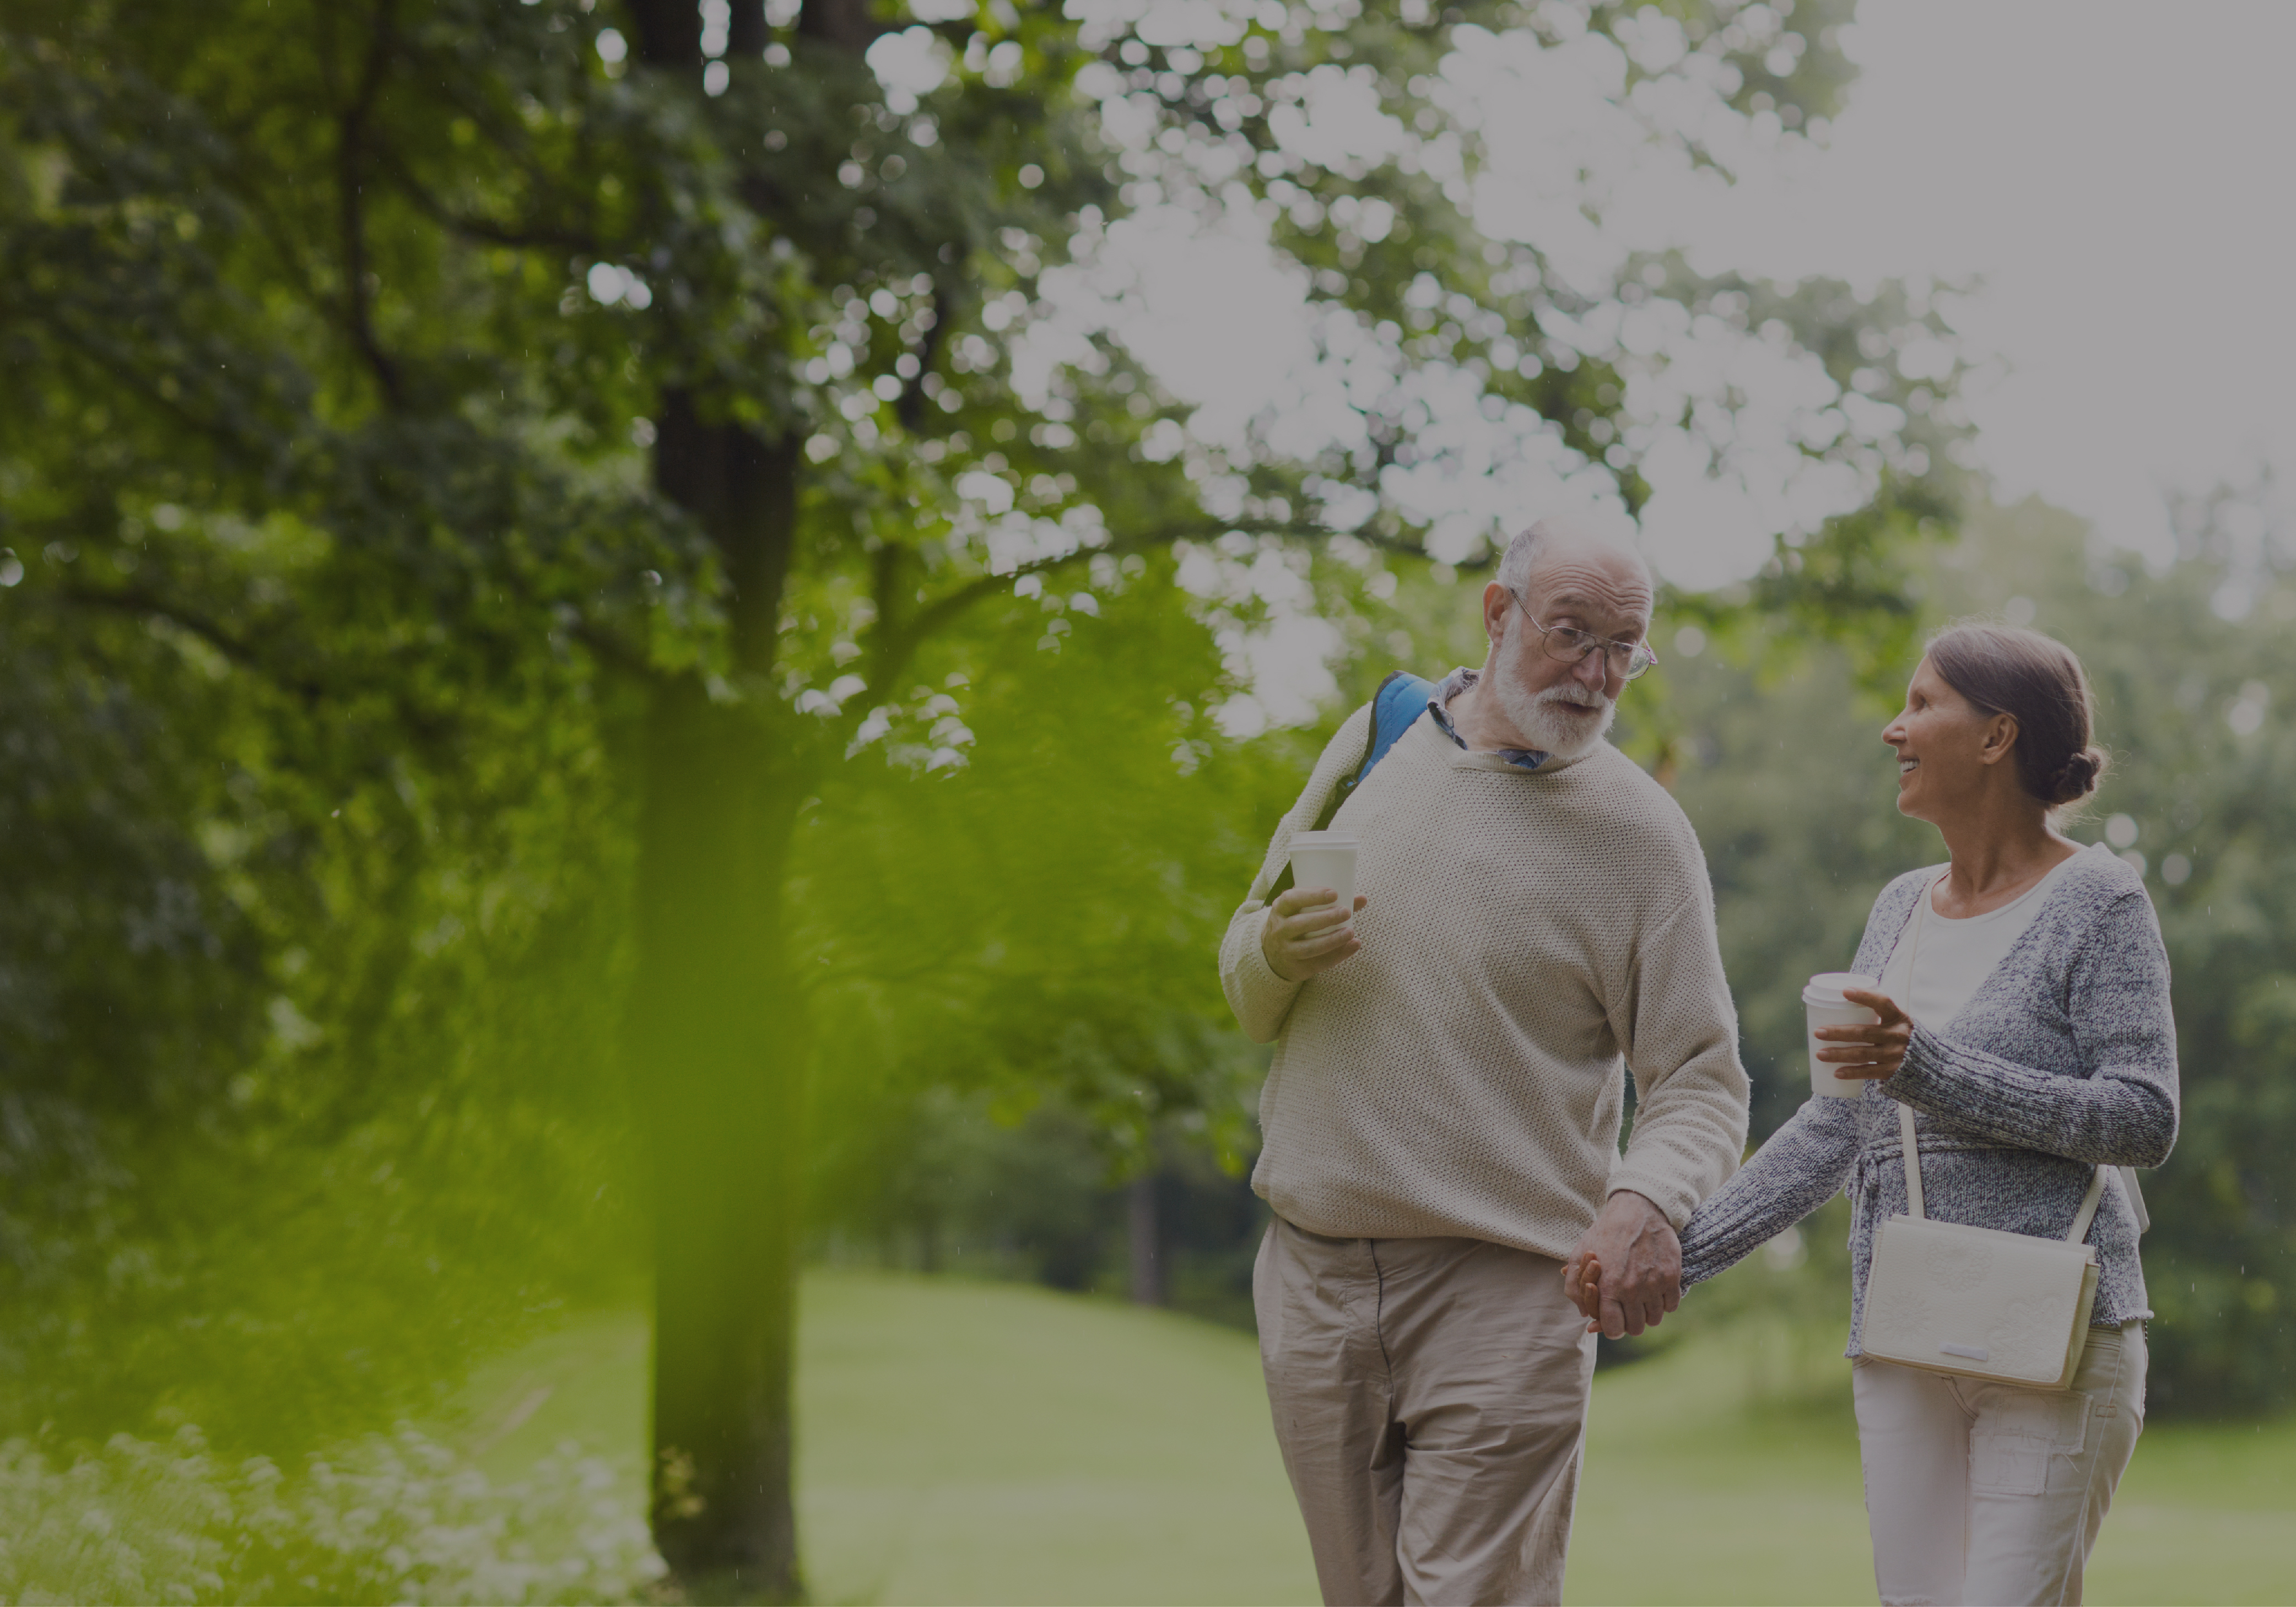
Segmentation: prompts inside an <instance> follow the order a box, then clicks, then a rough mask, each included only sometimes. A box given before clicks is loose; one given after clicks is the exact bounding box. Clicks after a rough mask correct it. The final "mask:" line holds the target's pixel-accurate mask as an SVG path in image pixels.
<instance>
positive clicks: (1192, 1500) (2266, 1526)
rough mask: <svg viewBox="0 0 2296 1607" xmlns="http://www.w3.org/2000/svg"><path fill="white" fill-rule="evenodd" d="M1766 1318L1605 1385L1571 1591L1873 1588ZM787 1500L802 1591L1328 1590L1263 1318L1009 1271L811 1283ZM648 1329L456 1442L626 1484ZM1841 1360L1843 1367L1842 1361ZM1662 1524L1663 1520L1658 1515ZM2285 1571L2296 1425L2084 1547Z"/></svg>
mask: <svg viewBox="0 0 2296 1607" xmlns="http://www.w3.org/2000/svg"><path fill="white" fill-rule="evenodd" d="M1766 1344H1767V1341H1763V1340H1761V1339H1759V1338H1758V1337H1755V1336H1752V1335H1747V1336H1739V1337H1731V1338H1717V1339H1713V1340H1710V1341H1709V1340H1702V1341H1698V1342H1696V1343H1687V1344H1685V1345H1684V1346H1682V1347H1681V1348H1680V1349H1677V1350H1676V1351H1674V1352H1672V1353H1670V1354H1669V1355H1667V1356H1664V1357H1660V1358H1658V1359H1656V1360H1652V1361H1650V1362H1645V1363H1643V1364H1640V1365H1636V1366H1633V1367H1628V1368H1623V1369H1620V1370H1617V1371H1614V1372H1609V1373H1603V1375H1602V1376H1601V1377H1600V1378H1599V1379H1598V1380H1597V1381H1596V1383H1595V1404H1594V1408H1593V1419H1592V1427H1591V1430H1590V1443H1589V1449H1588V1461H1587V1475H1586V1479H1585V1482H1584V1484H1583V1485H1582V1488H1581V1493H1580V1500H1579V1522H1578V1529H1577V1533H1576V1535H1575V1537H1574V1539H1573V1543H1572V1547H1571V1569H1570V1596H1571V1599H1572V1600H1574V1601H1578V1602H1617V1603H1626V1602H1691V1603H1724V1602H1777V1603H1788V1602H1815V1603H1827V1602H1857V1601H1871V1600H1872V1599H1873V1578H1872V1573H1871V1571H1870V1568H1869V1565H1868V1562H1867V1556H1866V1514H1865V1506H1864V1501H1863V1497H1862V1494H1861V1490H1860V1485H1859V1479H1858V1472H1857V1439H1856V1435H1855V1431H1854V1430H1853V1428H1852V1426H1851V1424H1850V1422H1849V1411H1848V1405H1847V1401H1848V1392H1847V1388H1846V1384H1845V1385H1844V1386H1843V1387H1842V1388H1841V1389H1839V1390H1835V1391H1832V1392H1830V1393H1828V1392H1821V1393H1820V1394H1819V1395H1818V1396H1816V1398H1814V1399H1810V1398H1805V1399H1804V1400H1803V1401H1802V1402H1801V1403H1800V1404H1795V1405H1771V1406H1752V1405H1750V1404H1749V1402H1750V1400H1752V1399H1755V1398H1758V1397H1759V1391H1758V1390H1754V1389H1752V1388H1751V1386H1750V1380H1751V1379H1753V1378H1755V1377H1757V1376H1759V1375H1760V1374H1761V1373H1764V1372H1765V1371H1766V1370H1767V1371H1771V1372H1775V1367H1774V1366H1772V1365H1771V1363H1772V1361H1773V1359H1774V1358H1772V1357H1768V1356H1767V1355H1766V1354H1765V1353H1764V1350H1763V1347H1764V1346H1765V1345H1766ZM800 1350H801V1360H800V1363H799V1462H800V1473H799V1478H800V1484H799V1490H800V1497H799V1498H800V1509H799V1513H800V1521H801V1523H802V1527H803V1536H804V1545H805V1550H806V1564H807V1568H808V1573H809V1576H810V1578H811V1581H812V1585H813V1589H814V1594H815V1597H816V1600H819V1601H823V1602H854V1603H966V1602H1004V1603H1023V1602H1064V1603H1095V1602H1110V1603H1184V1602H1269V1603H1276V1602H1312V1601H1314V1600H1315V1599H1316V1595H1315V1578H1314V1574H1313V1572H1312V1570H1310V1568H1309V1566H1308V1554H1307V1546H1306V1543H1305V1541H1304V1540H1303V1539H1302V1537H1301V1535H1300V1525H1299V1521H1298V1517H1297V1515H1296V1513H1294V1511H1293V1508H1292V1494H1291V1490H1290V1488H1289V1487H1288V1486H1287V1485H1286V1484H1285V1482H1284V1479H1283V1465H1282V1464H1281V1463H1280V1462H1279V1461H1278V1459H1277V1457H1276V1454H1275V1444H1274V1441H1273V1439H1272V1438H1271V1437H1270V1434H1269V1431H1268V1427H1267V1403H1266V1399H1265V1398H1264V1397H1263V1396H1262V1394H1261V1392H1260V1384H1259V1355H1258V1353H1257V1351H1256V1350H1255V1349H1254V1347H1253V1345H1252V1343H1251V1340H1250V1339H1249V1338H1248V1337H1246V1336H1243V1335H1242V1334H1238V1333H1234V1332H1230V1331H1228V1330H1226V1329H1221V1328H1215V1327H1210V1326H1208V1325H1206V1324H1201V1323H1197V1322H1193V1321H1191V1320H1189V1319H1187V1318H1185V1317H1178V1316H1169V1315H1168V1314H1165V1313H1160V1312H1144V1311H1139V1310H1135V1309H1131V1308H1126V1307H1122V1306H1117V1305H1112V1304H1110V1303H1106V1302H1103V1301H1099V1300H1086V1299H1080V1298H1077V1297H1071V1296H1065V1295H1059V1294H1054V1293H1051V1292H1048V1291H1043V1290H1037V1289H1029V1288H1022V1287H1015V1286H1012V1285H1006V1284H983V1283H962V1282H957V1281H954V1280H944V1279H927V1278H918V1277H902V1276H894V1275H862V1274H852V1273H835V1274H821V1275H815V1276H813V1277H811V1278H809V1279H808V1282H807V1284H806V1290H805V1304H804V1316H803V1324H802V1333H801V1342H800ZM645 1361H646V1332H645V1326H644V1319H643V1318H642V1317H640V1316H635V1315H629V1314H622V1315H611V1316H595V1317H591V1318H586V1319H584V1320H582V1321H579V1322H577V1323H575V1324H570V1326H569V1327H567V1328H566V1329H565V1330H564V1331H563V1332H560V1333H558V1334H556V1335H553V1337H551V1338H550V1339H547V1340H545V1341H542V1342H540V1343H538V1344H536V1345H533V1346H530V1347H529V1348H528V1349H525V1350H523V1351H521V1352H520V1353H519V1354H518V1355H517V1356H515V1357H511V1358H508V1359H507V1360H505V1361H504V1362H502V1363H500V1364H498V1365H496V1366H494V1367H492V1368H490V1369H488V1372H487V1373H484V1374H483V1375H482V1376H481V1377H480V1379H479V1380H477V1381H475V1382H474V1384H473V1387H472V1390H471V1397H470V1399H471V1403H472V1405H471V1413H470V1418H469V1423H468V1425H467V1427H466V1430H465V1443H466V1444H468V1445H469V1447H471V1450H472V1451H473V1452H474V1453H475V1454H476V1455H478V1457H479V1460H480V1464H481V1465H482V1466H484V1467H485V1468H486V1469H487V1471H488V1472H490V1473H493V1474H495V1475H496V1476H498V1477H503V1478H511V1477H515V1476H516V1475H517V1474H518V1473H519V1472H521V1471H522V1470H523V1469H524V1468H525V1467H526V1466H527V1465H529V1464H530V1463H531V1462H532V1461H533V1460H534V1459H535V1457H537V1455H541V1454H542V1453H544V1452H545V1451H547V1450H549V1449H550V1448H552V1447H553V1446H556V1445H558V1444H559V1443H560V1442H562V1441H563V1440H566V1439H575V1440H578V1441H580V1442H582V1443H583V1444H584V1445H585V1446H586V1447H590V1448H592V1449H594V1450H598V1451H603V1452H605V1453H608V1454H610V1455H615V1456H616V1457H617V1458H618V1459H620V1460H622V1461H623V1464H624V1465H625V1466H626V1467H627V1480H628V1489H629V1493H630V1499H631V1500H632V1501H633V1502H635V1501H636V1500H637V1499H639V1488H640V1483H641V1479H642V1474H643V1469H644V1431H645ZM1835 1365H1837V1366H1839V1367H1840V1368H1841V1373H1842V1374H1843V1376H1844V1377H1845V1379H1846V1374H1847V1368H1848V1364H1846V1363H1837V1364H1835ZM1653 1525H1655V1527H1653ZM2292 1597H2296V1424H2289V1423H2280V1424H2275V1425H2271V1426H2268V1427H2267V1428H2264V1429H2261V1430H2258V1429H2234V1428H2203V1427H2171V1428H2163V1429H2155V1430H2153V1431H2149V1432H2148V1433H2147V1434H2146V1435H2145V1437H2144V1439H2143V1440H2142V1441H2141V1442H2140V1443H2139V1445H2138V1447H2137V1451H2136V1464H2135V1465H2134V1466H2133V1467H2132V1468H2131V1470H2130V1472H2129V1475H2128V1480H2126V1481H2125V1482H2124V1484H2123V1486H2122V1489H2121V1495H2120V1501H2119V1503H2118V1504H2117V1505H2116V1506H2115V1507H2114V1509H2113V1514H2112V1521H2110V1522H2109V1523H2108V1525H2107V1527H2106V1529H2105V1534H2104V1538H2103V1542H2102V1543H2101V1544H2100V1545H2099V1546H2098V1548H2097V1554H2096V1556H2095V1561H2094V1562H2093V1563H2092V1565H2091V1569H2090V1575H2089V1590H2088V1598H2089V1600H2090V1601H2092V1602H2096V1603H2167V1602H2191V1603H2215V1602H2226V1603H2230V1602H2243V1603H2246V1602H2286V1601H2289V1600H2291V1599H2292Z"/></svg>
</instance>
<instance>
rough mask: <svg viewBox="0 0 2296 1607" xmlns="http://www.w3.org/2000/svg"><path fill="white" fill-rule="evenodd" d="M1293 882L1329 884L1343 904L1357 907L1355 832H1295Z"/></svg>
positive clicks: (1347, 907)
mask: <svg viewBox="0 0 2296 1607" xmlns="http://www.w3.org/2000/svg"><path fill="white" fill-rule="evenodd" d="M1292 886H1294V887H1299V888H1310V887H1328V888H1330V889H1331V890H1333V892H1335V893H1337V894H1339V896H1340V907H1341V909H1343V910H1347V911H1349V912H1350V913H1352V912H1353V911H1354V909H1355V906H1356V834H1355V833H1354V832H1293V833H1292Z"/></svg>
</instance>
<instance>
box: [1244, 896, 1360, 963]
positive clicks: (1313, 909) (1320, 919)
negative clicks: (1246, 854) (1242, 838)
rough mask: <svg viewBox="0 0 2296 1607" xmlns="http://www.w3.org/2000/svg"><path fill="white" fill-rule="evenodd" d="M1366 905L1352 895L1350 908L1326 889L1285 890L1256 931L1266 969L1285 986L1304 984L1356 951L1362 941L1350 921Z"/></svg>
mask: <svg viewBox="0 0 2296 1607" xmlns="http://www.w3.org/2000/svg"><path fill="white" fill-rule="evenodd" d="M1369 902H1370V900H1369V899H1367V898H1363V897H1362V896H1361V895H1357V898H1356V899H1355V901H1354V908H1352V909H1349V908H1347V907H1345V906H1342V905H1341V903H1340V896H1339V894H1337V893H1335V892H1333V890H1331V889H1330V888H1328V887H1295V888H1291V889H1288V890H1285V891H1284V892H1283V894H1282V895H1281V896H1280V897H1278V898H1276V900H1275V903H1274V904H1271V905H1269V906H1267V923H1266V924H1265V925H1263V926H1262V927H1261V928H1260V929H1259V952H1260V953H1261V954H1262V955H1265V956H1266V957H1267V969H1268V970H1270V971H1272V972H1275V974H1276V975H1277V976H1279V977H1282V978H1283V980H1285V981H1287V982H1304V981H1306V980H1308V978H1309V977H1312V976H1314V975H1315V974H1316V972H1322V971H1329V970H1331V968H1332V967H1333V966H1334V965H1337V964H1338V963H1340V962H1341V961H1342V960H1344V959H1346V958H1348V957H1349V955H1353V954H1356V953H1357V952H1358V951H1360V950H1361V949H1362V947H1363V942H1362V939H1358V938H1357V936H1356V929H1355V927H1354V926H1353V925H1352V924H1351V922H1352V921H1353V918H1354V917H1355V916H1356V915H1357V914H1361V913H1362V912H1363V909H1364V906H1365V905H1366V904H1368V903H1369Z"/></svg>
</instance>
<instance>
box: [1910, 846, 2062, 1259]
mask: <svg viewBox="0 0 2296 1607" xmlns="http://www.w3.org/2000/svg"><path fill="white" fill-rule="evenodd" d="M1940 880H1942V878H1940ZM1936 890H1937V886H1936V883H1934V882H1932V883H1931V885H1930V886H1928V887H1925V888H1923V890H1922V900H1921V903H1920V904H1919V905H1917V906H1915V910H1914V947H1913V951H1912V953H1911V954H1910V955H1908V956H1907V961H1906V994H1907V997H1909V998H1910V997H1911V996H1912V995H1913V991H1914V972H1915V971H1916V970H1918V969H1919V968H1920V965H1921V963H1922V918H1923V916H1924V915H1926V914H1929V909H1930V896H1931V894H1932V893H1934V892H1935V891H1936ZM1898 1145H1899V1147H1900V1149H1901V1151H1902V1153H1901V1155H1900V1156H1899V1159H1900V1160H1903V1161H1904V1163H1905V1168H1906V1208H1907V1210H1908V1211H1909V1212H1911V1213H1912V1215H1913V1218H1914V1220H1915V1221H1916V1222H1919V1221H1922V1220H1923V1219H1924V1213H1923V1209H1922V1203H1923V1202H1922V1147H1921V1144H1920V1141H1919V1140H1918V1139H1916V1138H1915V1136H1914V1107H1913V1106H1911V1105H1909V1104H1907V1103H1905V1102H1904V1101H1903V1100H1899V1101H1898ZM2089 1173H2090V1176H2089V1180H2088V1193H2086V1194H2083V1195H2082V1196H2081V1202H2080V1209H2079V1212H2078V1213H2076V1214H2075V1216H2074V1217H2073V1226H2072V1231H2071V1232H2070V1233H2068V1234H2065V1242H2066V1243H2068V1244H2079V1242H2081V1241H2082V1240H2084V1239H2086V1238H2087V1237H2088V1225H2089V1224H2090V1223H2091V1222H2093V1221H2095V1219H2096V1202H2097V1201H2099V1200H2101V1199H2103V1196H2104V1168H2103V1166H2102V1165H2098V1166H2094V1167H2091V1168H2089Z"/></svg>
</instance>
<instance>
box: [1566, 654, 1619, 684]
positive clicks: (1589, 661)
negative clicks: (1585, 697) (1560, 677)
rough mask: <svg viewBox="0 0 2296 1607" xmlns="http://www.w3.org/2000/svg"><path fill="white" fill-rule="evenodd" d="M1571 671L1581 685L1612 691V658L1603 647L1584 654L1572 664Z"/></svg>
mask: <svg viewBox="0 0 2296 1607" xmlns="http://www.w3.org/2000/svg"><path fill="white" fill-rule="evenodd" d="M1570 673H1571V675H1572V676H1573V677H1574V678H1575V679H1576V680H1577V681H1578V682H1579V685H1582V686H1585V687H1587V688H1588V689H1589V690H1590V691H1594V692H1600V693H1605V694H1607V693H1609V692H1610V689H1611V659H1610V655H1609V653H1607V652H1605V651H1604V650H1603V649H1602V648H1599V647H1598V648H1596V649H1595V650H1594V651H1593V652H1588V653H1586V654H1584V655H1582V656H1581V657H1580V659H1579V662H1578V663H1576V664H1574V665H1573V666H1571V669H1570Z"/></svg>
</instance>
